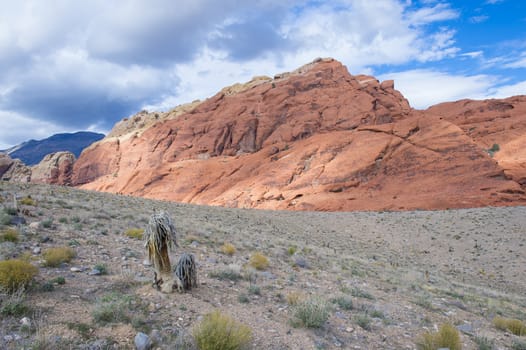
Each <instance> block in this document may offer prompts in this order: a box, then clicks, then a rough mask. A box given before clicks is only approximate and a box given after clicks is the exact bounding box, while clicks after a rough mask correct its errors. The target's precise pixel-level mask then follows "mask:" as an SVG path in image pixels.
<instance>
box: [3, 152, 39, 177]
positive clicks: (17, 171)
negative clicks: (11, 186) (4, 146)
mask: <svg viewBox="0 0 526 350" xmlns="http://www.w3.org/2000/svg"><path fill="white" fill-rule="evenodd" d="M0 180H2V181H13V182H29V181H30V180H31V168H30V167H28V166H27V165H25V164H24V163H22V161H21V160H20V159H12V158H11V157H10V156H8V155H7V154H3V153H0Z"/></svg>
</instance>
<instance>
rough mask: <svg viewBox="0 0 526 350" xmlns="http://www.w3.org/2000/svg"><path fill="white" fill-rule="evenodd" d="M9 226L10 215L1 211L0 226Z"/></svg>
mask: <svg viewBox="0 0 526 350" xmlns="http://www.w3.org/2000/svg"><path fill="white" fill-rule="evenodd" d="M9 224H11V215H9V214H7V213H6V212H4V211H3V210H2V211H0V225H9Z"/></svg>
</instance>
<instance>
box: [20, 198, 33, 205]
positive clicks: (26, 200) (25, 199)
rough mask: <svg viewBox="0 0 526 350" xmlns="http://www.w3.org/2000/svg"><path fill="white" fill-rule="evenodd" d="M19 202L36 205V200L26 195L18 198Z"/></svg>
mask: <svg viewBox="0 0 526 350" xmlns="http://www.w3.org/2000/svg"><path fill="white" fill-rule="evenodd" d="M20 204H22V205H29V206H33V207H34V206H35V205H36V202H35V200H34V199H33V198H31V196H27V197H24V198H22V199H21V200H20Z"/></svg>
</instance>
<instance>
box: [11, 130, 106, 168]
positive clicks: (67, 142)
mask: <svg viewBox="0 0 526 350" xmlns="http://www.w3.org/2000/svg"><path fill="white" fill-rule="evenodd" d="M102 138H104V134H99V133H94V132H89V131H79V132H76V133H63V134H55V135H53V136H50V137H48V138H46V139H43V140H29V141H27V142H24V143H22V144H20V145H17V146H14V147H11V148H10V149H7V150H4V151H1V152H3V153H6V154H8V155H9V156H10V157H11V158H13V159H20V160H21V161H22V163H24V164H25V165H28V166H32V165H36V164H38V163H40V161H41V160H43V159H44V157H45V156H47V155H48V154H50V153H55V152H71V153H73V154H74V155H75V157H78V156H79V155H80V153H81V152H82V150H83V149H84V148H86V147H87V146H89V145H91V144H92V143H93V142H95V141H99V140H101V139H102Z"/></svg>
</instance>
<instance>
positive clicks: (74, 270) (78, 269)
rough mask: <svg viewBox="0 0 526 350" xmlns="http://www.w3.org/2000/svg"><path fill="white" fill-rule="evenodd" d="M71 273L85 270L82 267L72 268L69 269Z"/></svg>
mask: <svg viewBox="0 0 526 350" xmlns="http://www.w3.org/2000/svg"><path fill="white" fill-rule="evenodd" d="M69 270H70V271H71V272H82V271H84V269H83V268H81V267H72V268H71V269H69Z"/></svg>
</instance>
